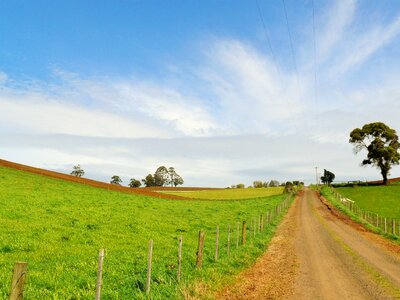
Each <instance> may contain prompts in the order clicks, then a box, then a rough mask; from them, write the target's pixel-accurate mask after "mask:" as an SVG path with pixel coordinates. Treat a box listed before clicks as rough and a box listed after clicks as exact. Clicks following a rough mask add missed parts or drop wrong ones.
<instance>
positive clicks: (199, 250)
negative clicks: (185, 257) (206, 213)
mask: <svg viewBox="0 0 400 300" xmlns="http://www.w3.org/2000/svg"><path fill="white" fill-rule="evenodd" d="M204 236H205V235H204V232H203V231H199V242H198V246H197V255H196V268H198V269H200V268H201V266H202V264H203V250H204Z"/></svg>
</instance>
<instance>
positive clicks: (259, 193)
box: [164, 187, 284, 200]
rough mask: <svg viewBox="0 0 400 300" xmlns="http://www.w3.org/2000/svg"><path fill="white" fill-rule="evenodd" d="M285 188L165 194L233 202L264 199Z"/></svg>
mask: <svg viewBox="0 0 400 300" xmlns="http://www.w3.org/2000/svg"><path fill="white" fill-rule="evenodd" d="M283 189H284V187H270V188H257V189H255V188H251V189H248V188H246V189H223V190H204V191H173V192H164V193H166V194H170V195H177V196H184V197H188V198H194V199H213V200H232V199H249V198H262V197H268V196H274V195H280V194H282V193H283Z"/></svg>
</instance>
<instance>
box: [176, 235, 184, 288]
mask: <svg viewBox="0 0 400 300" xmlns="http://www.w3.org/2000/svg"><path fill="white" fill-rule="evenodd" d="M182 240H183V238H182V236H180V237H179V242H178V272H177V274H176V278H177V280H178V282H180V281H181V268H182Z"/></svg>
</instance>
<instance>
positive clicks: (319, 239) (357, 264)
mask: <svg viewBox="0 0 400 300" xmlns="http://www.w3.org/2000/svg"><path fill="white" fill-rule="evenodd" d="M343 220H345V221H346V222H343ZM217 298H218V299H400V246H399V245H396V244H394V243H392V242H390V241H388V240H385V239H383V238H382V237H380V236H378V235H375V234H373V233H370V232H366V231H365V230H364V229H362V228H361V227H360V226H358V225H356V224H353V223H352V222H351V221H348V220H346V217H344V216H342V215H340V213H339V212H337V211H336V210H335V209H334V208H333V207H332V206H331V205H329V203H327V202H326V200H324V199H320V198H319V197H318V194H317V193H315V192H312V191H308V190H307V191H305V192H304V193H303V194H302V195H300V197H298V198H296V201H295V203H294V205H293V206H292V207H291V208H290V210H289V212H288V214H287V216H286V217H285V219H284V221H283V222H282V224H281V225H280V226H279V228H278V230H277V234H276V236H275V238H274V239H273V240H272V241H271V243H270V246H269V248H268V251H267V252H266V253H265V254H264V256H263V257H261V258H260V259H259V260H258V261H257V263H256V264H255V265H254V266H253V267H252V268H250V269H248V270H246V271H244V272H243V273H241V274H240V275H239V276H238V277H237V279H236V282H235V284H234V285H233V286H228V287H226V289H225V290H223V291H222V292H220V293H219V294H218V295H217Z"/></svg>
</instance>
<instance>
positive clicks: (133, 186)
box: [129, 178, 142, 188]
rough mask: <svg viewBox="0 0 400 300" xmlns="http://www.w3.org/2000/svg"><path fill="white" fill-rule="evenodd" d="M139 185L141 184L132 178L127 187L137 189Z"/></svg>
mask: <svg viewBox="0 0 400 300" xmlns="http://www.w3.org/2000/svg"><path fill="white" fill-rule="evenodd" d="M141 185H142V183H141V182H140V181H139V180H137V179H135V178H132V179H131V181H130V182H129V187H131V188H138V187H140V186H141Z"/></svg>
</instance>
